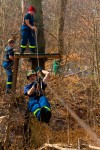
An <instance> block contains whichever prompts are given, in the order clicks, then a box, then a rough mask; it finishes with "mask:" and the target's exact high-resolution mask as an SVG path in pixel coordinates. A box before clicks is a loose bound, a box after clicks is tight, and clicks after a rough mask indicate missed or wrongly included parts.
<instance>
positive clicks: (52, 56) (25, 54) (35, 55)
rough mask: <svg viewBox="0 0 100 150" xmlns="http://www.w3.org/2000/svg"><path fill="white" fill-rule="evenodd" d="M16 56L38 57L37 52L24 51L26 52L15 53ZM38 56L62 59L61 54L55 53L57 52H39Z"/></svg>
mask: <svg viewBox="0 0 100 150" xmlns="http://www.w3.org/2000/svg"><path fill="white" fill-rule="evenodd" d="M15 58H37V54H36V53H35V54H34V53H33V54H30V53H24V54H20V53H15ZM38 58H56V59H60V54H58V53H55V54H45V53H39V54H38Z"/></svg>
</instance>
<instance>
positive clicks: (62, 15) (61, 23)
mask: <svg viewBox="0 0 100 150" xmlns="http://www.w3.org/2000/svg"><path fill="white" fill-rule="evenodd" d="M67 3H68V0H61V10H60V18H59V29H58V30H59V31H58V48H59V53H62V52H63V51H64V36H63V31H64V20H65V12H66V5H67Z"/></svg>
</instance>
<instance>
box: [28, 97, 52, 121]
mask: <svg viewBox="0 0 100 150" xmlns="http://www.w3.org/2000/svg"><path fill="white" fill-rule="evenodd" d="M42 108H44V109H45V111H46V112H47V113H48V112H50V104H49V102H48V99H47V98H46V97H45V96H41V97H32V98H30V99H29V102H28V110H29V111H30V112H32V113H33V114H34V116H36V117H37V119H38V120H39V121H40V120H41V109H42ZM44 122H45V121H44Z"/></svg>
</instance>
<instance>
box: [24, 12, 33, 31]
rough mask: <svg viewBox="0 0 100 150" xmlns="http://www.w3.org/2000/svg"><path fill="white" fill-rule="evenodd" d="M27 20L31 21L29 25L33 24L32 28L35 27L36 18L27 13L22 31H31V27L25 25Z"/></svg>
mask: <svg viewBox="0 0 100 150" xmlns="http://www.w3.org/2000/svg"><path fill="white" fill-rule="evenodd" d="M25 20H29V23H30V24H31V26H33V25H34V17H33V15H31V14H30V13H27V14H26V15H25V16H24V22H23V25H22V26H21V30H28V31H29V30H31V29H30V27H29V26H27V24H26V23H25Z"/></svg>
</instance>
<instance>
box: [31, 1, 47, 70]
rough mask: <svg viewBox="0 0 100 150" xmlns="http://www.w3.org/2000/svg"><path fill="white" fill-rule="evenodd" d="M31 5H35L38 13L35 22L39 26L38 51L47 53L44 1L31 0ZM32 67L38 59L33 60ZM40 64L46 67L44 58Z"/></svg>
mask: <svg viewBox="0 0 100 150" xmlns="http://www.w3.org/2000/svg"><path fill="white" fill-rule="evenodd" d="M29 4H30V5H33V6H34V7H35V8H36V15H35V22H36V26H37V28H38V35H37V43H38V52H39V53H45V39H44V30H43V28H42V27H43V13H42V1H41V0H30V1H29ZM32 64H33V65H32V68H34V67H36V66H37V65H38V64H37V61H36V60H33V63H32ZM39 64H40V66H41V67H42V68H44V64H45V62H44V60H43V59H40V60H39Z"/></svg>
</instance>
